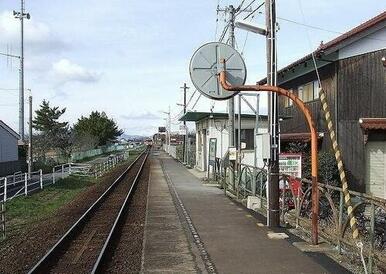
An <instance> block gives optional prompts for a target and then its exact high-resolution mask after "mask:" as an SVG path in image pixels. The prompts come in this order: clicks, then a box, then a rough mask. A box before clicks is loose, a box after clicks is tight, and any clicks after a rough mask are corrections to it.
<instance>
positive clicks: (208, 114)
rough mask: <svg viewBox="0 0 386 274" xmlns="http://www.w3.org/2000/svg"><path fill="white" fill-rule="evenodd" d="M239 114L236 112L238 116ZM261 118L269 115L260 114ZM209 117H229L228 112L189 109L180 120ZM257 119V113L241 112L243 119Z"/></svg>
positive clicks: (195, 120) (265, 118)
mask: <svg viewBox="0 0 386 274" xmlns="http://www.w3.org/2000/svg"><path fill="white" fill-rule="evenodd" d="M237 116H238V115H237V114H236V117H237ZM259 117H260V119H261V120H267V119H268V116H267V115H259ZM207 118H218V119H221V118H224V119H225V118H228V113H225V112H199V111H188V112H187V113H185V114H184V115H183V116H182V117H181V118H180V119H179V121H187V122H197V121H200V120H202V119H207ZM243 118H244V119H255V118H256V115H255V114H241V119H243Z"/></svg>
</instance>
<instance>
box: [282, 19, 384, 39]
mask: <svg viewBox="0 0 386 274" xmlns="http://www.w3.org/2000/svg"><path fill="white" fill-rule="evenodd" d="M277 19H279V20H282V21H286V22H289V23H293V24H296V25H300V26H303V27H307V28H311V29H316V30H321V31H325V32H330V33H335V34H341V35H342V34H345V33H344V32H339V31H335V30H330V29H326V28H322V27H318V26H313V25H308V24H305V23H301V22H297V21H294V20H291V19H287V18H283V17H279V16H278V17H277ZM365 38H366V39H372V40H378V41H384V42H386V40H383V39H378V38H372V37H365Z"/></svg>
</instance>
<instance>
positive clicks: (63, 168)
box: [62, 164, 64, 179]
mask: <svg viewBox="0 0 386 274" xmlns="http://www.w3.org/2000/svg"><path fill="white" fill-rule="evenodd" d="M63 177H64V164H63V165H62V179H63Z"/></svg>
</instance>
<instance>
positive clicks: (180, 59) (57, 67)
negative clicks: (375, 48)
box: [0, 0, 386, 135]
mask: <svg viewBox="0 0 386 274" xmlns="http://www.w3.org/2000/svg"><path fill="white" fill-rule="evenodd" d="M251 1H252V0H246V1H244V6H246V5H247V4H248V3H250V2H251ZM25 2H26V12H28V13H30V14H31V19H30V20H25V88H26V89H31V92H32V96H33V101H34V103H33V108H34V109H37V108H38V106H39V104H40V103H41V102H42V100H43V99H46V100H49V102H50V103H51V105H53V106H59V107H66V113H65V115H64V116H63V120H66V121H70V123H71V124H72V123H75V122H76V121H77V119H78V118H79V117H80V116H82V115H84V116H86V115H89V114H90V112H91V111H93V110H98V111H105V112H106V113H107V115H108V116H110V117H112V118H113V119H114V120H115V121H116V122H117V124H118V126H119V127H120V128H122V129H123V130H124V131H125V133H126V134H130V135H151V134H153V133H155V132H156V131H157V128H158V126H163V125H165V120H164V118H165V117H166V115H165V114H164V113H163V112H166V111H168V107H169V106H170V108H171V117H172V125H173V129H178V116H179V114H180V112H181V107H180V106H178V105H177V104H176V103H181V102H182V98H183V97H182V95H183V93H182V90H181V88H180V87H181V86H182V85H183V83H184V82H186V83H187V84H188V86H190V89H189V91H188V95H187V96H188V98H190V96H191V95H192V94H193V93H194V91H195V89H194V88H193V85H192V83H191V81H190V78H189V68H188V67H189V62H190V58H191V56H192V55H193V53H194V51H195V50H196V49H197V48H198V47H199V46H201V45H202V44H204V43H206V42H210V41H216V40H218V39H219V36H220V35H221V33H222V31H223V28H224V26H225V22H224V21H225V20H226V18H227V17H226V16H225V15H224V14H223V13H221V12H220V13H218V14H217V12H216V7H217V5H219V6H220V7H225V6H227V5H230V4H233V5H234V6H235V7H236V6H238V5H239V4H240V3H241V0H238V1H236V0H233V1H227V0H220V1H218V0H195V1H186V0H158V1H131V0H109V1H102V0H82V1H76V0H66V1H52V0H34V1H32V0H25ZM261 3H262V1H258V0H255V1H254V3H253V4H252V6H251V7H252V8H253V9H254V8H256V7H257V6H258V5H259V4H261ZM276 4H277V16H278V23H279V25H278V32H277V37H278V42H277V44H278V49H277V51H278V67H279V68H280V67H284V66H285V65H287V64H289V63H291V62H293V61H295V60H297V59H299V58H301V57H303V56H304V55H306V54H307V53H310V52H311V51H312V50H314V49H315V48H316V47H317V46H318V45H319V44H320V42H321V41H324V42H328V41H329V40H331V39H333V38H335V37H336V36H338V35H339V33H343V32H346V31H348V30H350V29H351V28H353V27H355V26H357V25H359V24H361V23H362V22H364V21H366V20H368V19H370V18H372V17H374V16H376V15H378V14H379V13H381V12H383V11H384V10H385V8H386V2H385V1H380V0H366V1H365V0H362V1H360V0H340V1H335V0H323V1H307V0H277V1H276ZM19 9H20V1H17V0H1V1H0V52H1V53H7V52H8V53H12V54H15V55H18V54H20V51H19V49H20V47H19V45H20V21H19V20H17V19H15V18H13V15H12V11H13V10H19ZM260 10H261V11H262V13H256V14H255V16H254V17H253V18H252V19H251V18H249V19H248V21H249V20H250V21H251V23H254V24H259V25H261V26H263V25H264V14H263V12H264V7H262V8H261V9H260ZM247 15H248V13H247V12H245V13H241V14H240V15H239V16H238V19H243V18H244V17H245V16H247ZM282 18H283V19H282ZM285 19H289V20H291V21H295V22H298V23H301V24H306V25H310V26H315V27H317V28H321V29H323V30H320V29H317V28H312V27H305V26H303V25H301V24H296V23H291V22H288V21H286V20H285ZM236 48H237V50H238V51H239V52H241V53H242V55H243V57H244V59H245V63H246V65H247V71H248V77H247V82H248V83H254V82H256V81H257V80H259V79H261V78H264V77H265V74H266V58H265V38H264V37H262V36H258V35H254V34H247V33H246V32H245V31H243V30H238V29H236ZM18 70H19V63H18V60H17V59H12V58H6V57H4V56H0V120H3V121H4V122H6V123H7V124H8V125H9V126H11V127H12V128H14V129H15V130H16V131H17V129H18V90H17V89H18V82H19V80H18V79H19V73H18ZM28 94H29V92H26V95H28ZM198 96H199V93H198V92H195V94H194V96H193V98H192V100H191V102H190V104H189V105H188V109H190V110H193V109H192V107H193V105H194V103H195V102H196V100H197V98H198ZM26 99H27V97H26ZM249 100H251V103H252V104H253V99H249ZM25 101H26V102H27V100H25ZM25 106H26V107H27V105H25ZM210 108H213V110H214V111H226V103H225V102H219V101H216V102H214V101H211V100H209V99H206V98H205V97H201V98H200V99H199V100H198V102H197V104H196V105H195V108H194V110H197V111H209V110H210ZM242 109H243V112H249V111H250V110H248V107H247V106H246V105H244V104H243V106H242ZM266 110H267V99H266V96H265V95H262V97H261V99H260V111H261V113H266ZM27 113H28V112H27V111H26V117H27ZM189 126H190V129H194V125H191V124H190V125H189Z"/></svg>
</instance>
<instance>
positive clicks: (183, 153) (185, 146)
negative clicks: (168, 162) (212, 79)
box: [181, 83, 189, 163]
mask: <svg viewBox="0 0 386 274" xmlns="http://www.w3.org/2000/svg"><path fill="white" fill-rule="evenodd" d="M181 88H182V89H183V90H184V103H183V107H184V115H185V114H186V92H187V90H188V89H189V87H188V86H187V85H186V83H184V86H183V87H181ZM184 130H185V135H184V145H183V150H182V161H183V162H184V163H187V158H188V157H187V145H186V143H187V140H188V136H187V135H188V130H187V129H186V121H185V120H184Z"/></svg>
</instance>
